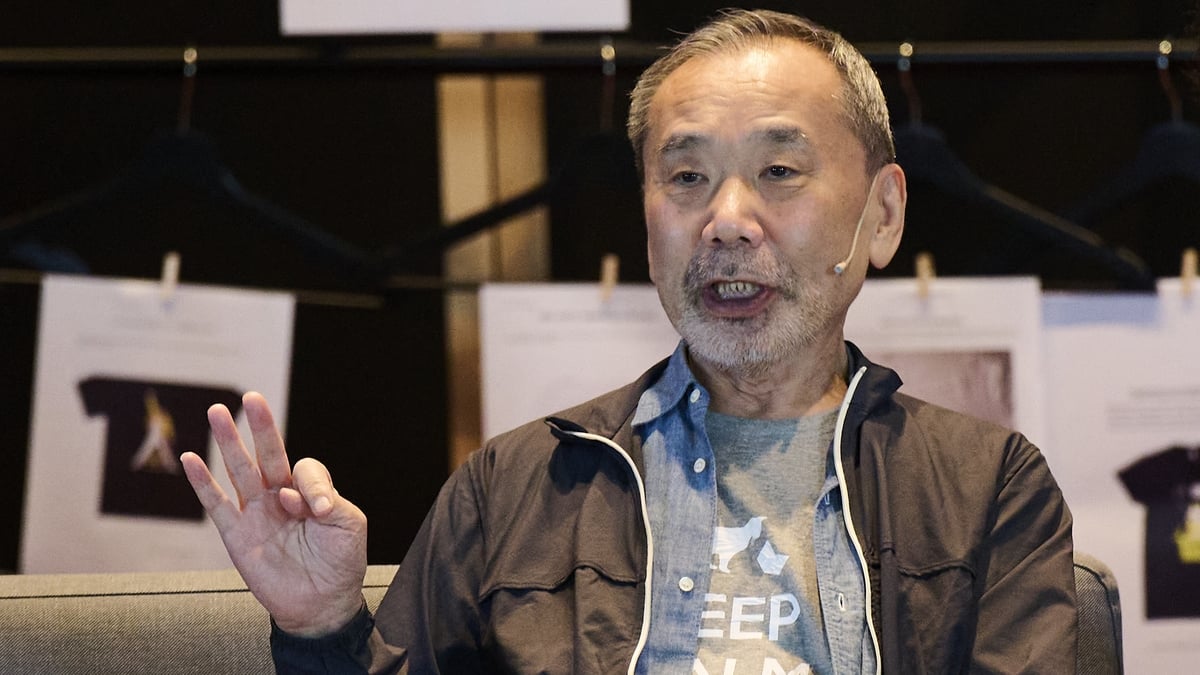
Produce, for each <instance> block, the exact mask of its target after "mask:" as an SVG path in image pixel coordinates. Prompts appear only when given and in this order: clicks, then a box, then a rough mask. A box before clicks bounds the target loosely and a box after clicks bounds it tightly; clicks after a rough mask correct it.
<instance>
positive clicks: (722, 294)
mask: <svg viewBox="0 0 1200 675" xmlns="http://www.w3.org/2000/svg"><path fill="white" fill-rule="evenodd" d="M713 288H714V289H715V290H716V291H717V296H718V297H719V298H721V299H722V300H730V299H738V298H748V297H750V296H752V295H754V294H755V293H758V292H759V291H760V290H762V287H761V286H759V285H758V284H755V283H751V282H749V281H718V282H717V283H716V284H715V285H714V287H713Z"/></svg>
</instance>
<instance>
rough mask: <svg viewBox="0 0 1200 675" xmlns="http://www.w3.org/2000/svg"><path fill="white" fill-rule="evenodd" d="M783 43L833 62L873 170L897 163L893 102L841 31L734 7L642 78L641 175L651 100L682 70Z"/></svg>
mask: <svg viewBox="0 0 1200 675" xmlns="http://www.w3.org/2000/svg"><path fill="white" fill-rule="evenodd" d="M777 40H795V41H797V42H800V43H803V44H806V45H812V46H813V47H816V48H817V49H819V50H821V52H822V53H824V54H826V55H827V56H828V58H829V62H830V63H832V64H833V65H834V67H836V68H837V69H838V72H839V73H840V74H841V76H842V83H843V86H842V91H843V94H844V96H843V101H844V104H843V105H844V110H843V114H844V115H845V116H846V121H847V123H848V124H849V126H850V129H851V131H853V132H854V135H855V136H857V137H858V140H859V141H860V142H861V143H862V144H863V148H865V149H866V155H867V167H866V169H867V171H868V172H874V171H876V170H877V169H879V168H880V167H882V166H884V165H885V164H888V163H890V162H893V161H895V157H896V148H895V143H894V141H893V140H892V128H891V123H890V122H889V120H888V109H887V101H885V100H884V98H883V90H882V88H880V86H879V78H878V77H876V76H875V71H874V70H872V69H871V64H870V63H869V62H868V61H867V59H866V57H864V56H863V55H862V54H861V53H860V52H859V51H858V50H857V49H855V48H854V46H853V45H851V44H850V43H849V42H847V41H846V39H845V38H843V37H842V36H841V35H839V34H838V33H836V32H834V31H831V30H829V29H827V28H825V27H823V26H820V25H818V24H816V23H813V22H812V21H809V20H808V19H805V18H803V17H799V16H795V15H793V14H785V13H782V12H773V11H769V10H745V9H729V10H724V11H722V12H721V13H720V14H719V15H718V16H717V17H716V18H715V19H713V20H712V21H711V22H710V23H708V24H706V25H705V26H703V27H701V28H699V29H697V30H695V31H694V32H692V33H690V34H689V35H687V36H686V37H684V38H683V40H681V41H680V42H679V43H678V44H676V45H675V46H674V47H672V48H671V49H670V51H668V52H667V53H666V54H664V55H663V56H662V57H660V58H659V59H658V60H657V61H655V62H654V63H653V64H652V65H651V66H650V67H649V68H647V69H646V70H645V72H643V73H642V76H641V77H640V78H638V83H637V86H635V87H634V88H633V93H632V94H630V104H629V121H628V122H627V124H626V132H627V133H628V135H629V141H630V142H631V143H632V144H633V152H634V157H635V160H636V162H637V169H638V174H639V175H641V174H642V173H643V171H644V170H645V167H644V165H643V157H642V151H643V150H644V149H645V144H646V133H647V131H648V126H649V117H650V102H651V100H652V99H653V98H654V94H655V93H656V92H658V88H659V87H660V86H661V85H662V83H663V81H664V80H666V79H667V77H668V76H669V75H670V74H671V73H673V72H675V70H676V69H677V68H679V67H680V66H682V65H683V64H684V63H686V62H687V61H689V60H691V59H692V58H695V57H697V56H706V55H712V54H725V53H730V52H736V51H739V50H743V49H746V48H749V47H753V46H758V45H764V44H770V43H772V42H774V41H777Z"/></svg>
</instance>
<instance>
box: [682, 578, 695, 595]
mask: <svg viewBox="0 0 1200 675" xmlns="http://www.w3.org/2000/svg"><path fill="white" fill-rule="evenodd" d="M695 587H696V582H694V581H692V578H691V577H680V578H679V590H681V591H683V592H684V593H691V592H692V589H693V588H695Z"/></svg>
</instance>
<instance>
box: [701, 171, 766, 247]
mask: <svg viewBox="0 0 1200 675" xmlns="http://www.w3.org/2000/svg"><path fill="white" fill-rule="evenodd" d="M757 213H758V196H757V194H756V193H755V191H754V188H753V186H751V185H748V184H747V183H746V182H745V181H743V180H742V179H740V178H738V177H730V178H727V179H726V180H725V181H724V182H723V183H721V185H720V186H719V187H718V188H717V191H716V193H715V194H714V195H713V199H712V202H711V215H710V218H709V221H708V224H707V225H705V227H704V232H703V235H702V236H703V237H704V240H705V241H706V242H708V243H709V244H711V245H713V246H750V247H757V246H758V245H759V244H761V243H762V240H763V230H762V226H761V225H760V223H759V222H758V217H757Z"/></svg>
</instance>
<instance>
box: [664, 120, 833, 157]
mask: <svg viewBox="0 0 1200 675" xmlns="http://www.w3.org/2000/svg"><path fill="white" fill-rule="evenodd" d="M750 138H751V140H764V141H766V142H767V143H769V144H771V145H780V146H794V147H800V148H807V147H809V145H810V144H809V141H808V136H807V135H806V134H805V133H804V132H803V131H801V130H800V129H799V128H797V127H770V128H767V129H762V130H760V131H755V132H754V133H752V134H751V135H750ZM707 145H712V139H711V138H709V137H707V136H703V135H700V134H675V135H672V136H670V137H668V138H667V140H665V141H663V142H662V144H660V145H659V146H658V155H659V156H660V157H663V156H666V155H670V154H676V153H680V152H687V151H689V150H695V149H696V148H700V147H704V146H707Z"/></svg>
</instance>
